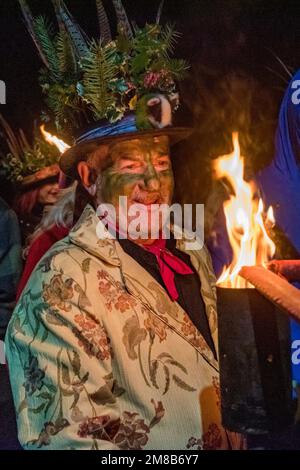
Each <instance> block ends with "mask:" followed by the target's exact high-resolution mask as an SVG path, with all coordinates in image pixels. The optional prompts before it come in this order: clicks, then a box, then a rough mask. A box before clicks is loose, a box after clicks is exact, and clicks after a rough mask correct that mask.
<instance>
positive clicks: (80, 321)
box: [73, 313, 113, 361]
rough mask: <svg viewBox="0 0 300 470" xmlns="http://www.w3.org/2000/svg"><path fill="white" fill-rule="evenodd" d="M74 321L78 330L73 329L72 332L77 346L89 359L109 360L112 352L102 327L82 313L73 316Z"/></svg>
mask: <svg viewBox="0 0 300 470" xmlns="http://www.w3.org/2000/svg"><path fill="white" fill-rule="evenodd" d="M74 321H75V323H77V325H78V326H79V328H80V330H78V329H77V328H73V332H74V333H75V335H76V336H77V338H78V339H79V346H80V347H83V348H84V350H85V352H86V354H87V355H88V356H89V357H91V356H95V357H96V358H97V359H100V360H101V361H104V360H106V359H110V358H111V357H112V355H113V351H112V349H111V345H110V339H109V338H108V336H107V334H106V331H105V329H104V327H103V326H102V325H100V324H99V323H98V322H96V321H95V320H93V319H92V318H90V317H87V316H86V315H84V314H82V313H81V314H78V315H75V317H74Z"/></svg>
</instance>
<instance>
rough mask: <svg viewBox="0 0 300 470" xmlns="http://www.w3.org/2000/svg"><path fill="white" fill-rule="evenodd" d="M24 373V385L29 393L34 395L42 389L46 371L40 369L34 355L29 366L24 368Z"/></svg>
mask: <svg viewBox="0 0 300 470" xmlns="http://www.w3.org/2000/svg"><path fill="white" fill-rule="evenodd" d="M24 375H25V382H24V383H23V387H25V390H26V392H27V393H28V395H33V394H34V392H36V391H37V390H41V388H42V386H43V379H44V377H45V372H44V371H43V370H41V369H39V367H38V360H37V358H36V357H32V358H31V360H30V363H29V366H28V367H25V368H24Z"/></svg>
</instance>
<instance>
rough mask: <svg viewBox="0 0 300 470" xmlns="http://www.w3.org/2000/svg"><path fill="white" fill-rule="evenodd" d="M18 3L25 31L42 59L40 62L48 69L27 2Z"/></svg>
mask: <svg viewBox="0 0 300 470" xmlns="http://www.w3.org/2000/svg"><path fill="white" fill-rule="evenodd" d="M19 3H20V7H21V10H22V13H23V17H24V20H25V23H26V27H27V30H28V32H29V34H30V36H31V38H32V40H33V42H34V44H35V45H36V48H37V50H38V52H39V55H40V57H41V59H42V61H43V62H44V64H45V66H46V67H47V68H48V67H49V63H48V61H47V58H46V56H45V54H44V52H43V48H42V46H41V44H40V42H39V40H38V38H37V36H36V34H35V31H34V19H33V16H32V14H31V11H30V9H29V6H28V5H27V2H26V0H19Z"/></svg>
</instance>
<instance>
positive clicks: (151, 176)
mask: <svg viewBox="0 0 300 470" xmlns="http://www.w3.org/2000/svg"><path fill="white" fill-rule="evenodd" d="M144 184H145V188H146V189H148V191H158V190H159V187H160V181H159V177H158V174H157V172H156V171H155V168H154V166H153V165H148V166H147V169H146V171H145V176H144Z"/></svg>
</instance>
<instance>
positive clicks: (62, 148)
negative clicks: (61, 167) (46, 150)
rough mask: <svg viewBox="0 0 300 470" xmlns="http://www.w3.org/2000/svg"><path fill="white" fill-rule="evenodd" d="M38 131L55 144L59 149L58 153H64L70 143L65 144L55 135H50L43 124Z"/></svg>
mask: <svg viewBox="0 0 300 470" xmlns="http://www.w3.org/2000/svg"><path fill="white" fill-rule="evenodd" d="M40 131H41V133H42V135H43V136H44V139H45V140H46V141H47V142H49V143H50V144H52V145H55V146H56V147H57V148H58V150H59V151H60V153H64V152H65V151H66V150H68V149H69V148H70V145H68V144H66V143H65V142H64V141H63V140H61V139H59V138H58V137H56V135H52V134H50V132H47V131H46V130H45V126H44V125H42V126H40Z"/></svg>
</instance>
